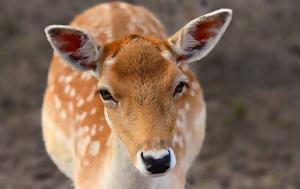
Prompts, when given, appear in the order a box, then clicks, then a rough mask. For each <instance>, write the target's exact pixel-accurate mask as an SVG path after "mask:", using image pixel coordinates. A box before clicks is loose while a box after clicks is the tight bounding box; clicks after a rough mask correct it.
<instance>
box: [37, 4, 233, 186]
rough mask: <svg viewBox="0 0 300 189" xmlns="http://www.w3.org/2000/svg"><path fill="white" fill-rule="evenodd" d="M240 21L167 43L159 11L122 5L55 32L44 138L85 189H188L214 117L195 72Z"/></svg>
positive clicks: (201, 25)
mask: <svg viewBox="0 0 300 189" xmlns="http://www.w3.org/2000/svg"><path fill="white" fill-rule="evenodd" d="M231 16H232V11H231V10H230V9H220V10H217V11H215V12H212V13H209V14H206V15H204V16H201V17H199V18H196V19H194V20H192V21H191V22H189V23H188V24H187V25H185V26H184V27H183V28H182V29H180V30H179V31H178V32H177V33H176V34H174V35H173V36H171V37H170V38H167V37H166V34H165V30H164V27H163V25H162V24H161V23H160V22H159V21H158V20H157V19H156V18H155V17H154V16H153V14H151V13H150V12H149V11H147V10H146V9H144V8H142V7H139V6H134V5H130V4H127V3H122V2H113V3H105V4H100V5H98V6H95V7H93V8H91V9H88V10H87V11H85V12H83V13H82V14H80V15H79V16H77V17H76V18H75V19H74V20H73V21H72V23H71V24H70V26H62V25H51V26H48V27H47V28H46V29H45V32H46V35H47V38H48V40H49V42H50V44H51V46H52V47H53V49H54V51H55V53H54V55H53V60H52V62H51V66H50V69H49V73H48V84H47V89H46V93H45V96H44V102H43V109H42V129H43V136H44V141H45V146H46V150H47V152H48V154H49V156H50V157H51V159H52V160H53V161H54V162H55V164H56V165H57V167H58V168H59V169H60V170H61V171H62V172H63V173H64V174H65V175H67V176H68V177H69V178H70V179H71V180H72V181H73V182H74V186H75V188H76V189H138V188H143V189H183V188H184V186H185V180H186V178H185V177H186V174H187V171H188V170H189V168H190V167H191V165H192V163H193V161H194V159H195V157H196V156H197V155H198V153H199V151H200V148H201V146H202V143H203V140H204V136H205V119H206V109H205V102H204V99H203V93H202V90H201V88H200V85H199V83H198V81H197V79H196V77H195V75H194V74H193V72H192V70H191V69H190V68H189V66H188V64H189V63H191V62H194V61H197V60H200V59H202V58H203V57H204V56H206V55H207V54H208V53H209V52H210V51H211V50H212V48H213V47H214V46H215V45H216V43H217V42H218V41H219V39H220V38H221V36H222V35H223V33H224V31H225V30H226V28H227V26H228V24H229V23H230V20H231Z"/></svg>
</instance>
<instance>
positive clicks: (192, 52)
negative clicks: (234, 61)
mask: <svg viewBox="0 0 300 189" xmlns="http://www.w3.org/2000/svg"><path fill="white" fill-rule="evenodd" d="M231 18H232V10H231V9H220V10H217V11H214V12H211V13H208V14H206V15H203V16H201V17H198V18H196V19H194V20H192V21H191V22H189V23H188V24H186V25H185V26H184V27H183V28H182V29H181V30H179V31H178V32H177V33H176V34H174V35H173V36H172V37H170V38H169V39H168V43H169V45H170V46H171V47H172V49H173V51H175V53H176V54H177V56H178V58H177V60H178V61H179V62H180V61H186V62H188V63H190V62H194V61H196V60H200V59H202V58H203V57H205V56H206V55H207V54H208V53H209V52H210V51H211V50H212V49H213V48H214V46H215V45H216V44H217V42H218V41H219V40H220V38H221V37H222V35H223V33H224V32H225V30H226V28H227V26H228V25H229V23H230V21H231Z"/></svg>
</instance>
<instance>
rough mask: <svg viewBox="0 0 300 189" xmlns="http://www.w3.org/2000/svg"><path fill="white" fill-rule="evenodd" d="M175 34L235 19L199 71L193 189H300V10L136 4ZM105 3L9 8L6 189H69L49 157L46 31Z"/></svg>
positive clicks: (4, 63) (3, 144)
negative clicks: (43, 121) (43, 112)
mask: <svg viewBox="0 0 300 189" xmlns="http://www.w3.org/2000/svg"><path fill="white" fill-rule="evenodd" d="M134 2H136V3H137V4H143V5H145V6H146V7H148V8H149V9H151V10H152V11H153V12H155V13H156V14H157V15H158V16H159V18H160V19H161V20H162V21H163V23H164V24H166V25H167V26H168V30H169V32H170V33H172V32H174V31H176V29H178V28H179V26H181V25H183V23H185V22H187V21H188V20H189V19H190V18H192V17H195V16H196V15H200V14H202V13H203V12H207V11H209V10H214V9H216V8H221V7H229V8H233V9H234V20H233V22H232V24H231V26H230V29H229V30H228V31H227V33H226V35H225V36H224V38H223V39H222V40H221V43H220V44H219V45H218V46H217V47H216V49H215V50H214V51H213V53H211V54H210V55H209V56H208V57H207V58H206V59H204V60H203V61H202V62H203V63H205V64H203V65H202V64H197V65H196V64H195V65H193V67H194V68H195V71H196V72H197V73H198V76H199V79H200V80H201V83H202V85H203V88H204V92H205V96H206V100H207V105H208V129H207V138H206V141H205V144H204V147H203V149H202V153H201V155H200V156H199V158H198V159H197V161H196V163H195V164H194V166H193V168H192V170H191V172H190V174H189V177H188V183H189V187H188V189H198V188H201V189H226V188H231V189H248V188H249V189H250V188H251V189H254V188H255V189H282V188H285V189H297V188H300V138H299V136H298V135H299V133H300V118H299V113H300V98H299V97H300V87H299V82H300V32H299V31H300V24H299V17H300V9H299V7H300V1H299V0H285V1H280V0H253V1H242V0H227V1H222V0H214V1H213V0H189V1H183V0H165V1H163V2H160V3H158V2H159V1H158V0H151V1H150V0H148V1H146V0H141V1H137V0H136V1H134ZM97 3H99V1H96V0H91V1H83V0H81V1H79V0H72V1H71V0H65V1H61V0H51V1H50V0H26V1H18V0H10V1H8V0H7V1H6V0H0V7H1V11H0V60H1V62H0V66H1V69H0V81H1V82H0V105H1V106H0V150H1V151H0V162H1V163H0V188H1V189H27V188H28V189H29V188H30V189H48V188H49V189H50V188H51V189H52V188H55V189H68V188H71V182H70V181H68V180H67V179H66V178H65V177H64V176H63V175H62V174H61V173H60V172H58V171H57V169H56V168H55V166H54V165H53V163H52V162H51V161H50V160H49V158H48V157H47V155H46V153H45V151H44V147H43V143H42V137H41V130H40V109H41V102H42V95H43V91H44V88H45V81H46V73H47V68H48V63H49V60H50V57H51V53H52V50H51V49H50V46H49V45H48V43H47V42H46V39H45V36H44V34H43V28H44V27H45V26H46V25H49V24H54V23H55V24H66V23H68V22H69V21H70V20H71V19H72V17H73V16H75V15H76V14H78V13H79V12H81V11H82V10H84V9H86V8H87V7H90V6H92V5H94V4H97Z"/></svg>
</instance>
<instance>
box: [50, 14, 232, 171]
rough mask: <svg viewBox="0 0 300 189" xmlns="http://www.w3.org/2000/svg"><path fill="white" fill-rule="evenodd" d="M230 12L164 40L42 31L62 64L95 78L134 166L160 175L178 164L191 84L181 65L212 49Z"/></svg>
mask: <svg viewBox="0 0 300 189" xmlns="http://www.w3.org/2000/svg"><path fill="white" fill-rule="evenodd" d="M231 14H232V13H231V10H229V9H221V10H218V11H215V12H212V13H209V14H207V15H204V16H201V17H199V18H196V19H194V20H192V21H191V22H189V23H188V24H187V25H185V26H184V27H183V28H182V29H180V30H179V31H178V32H177V33H176V34H175V35H173V36H171V37H170V38H169V39H167V40H159V39H155V38H152V37H146V36H142V35H134V34H133V35H129V36H127V37H124V38H122V39H117V40H115V41H113V42H110V43H108V44H98V43H97V42H96V40H95V39H94V38H93V37H92V36H91V35H90V34H89V33H87V32H85V31H82V30H80V29H78V28H74V27H70V26H59V25H52V26H48V27H47V28H46V29H45V32H46V34H47V37H48V40H49V42H50V44H51V45H52V47H53V49H54V50H55V52H56V53H57V54H59V55H60V56H61V58H62V59H63V60H64V62H65V63H67V64H69V65H70V66H72V67H73V68H75V69H77V70H80V71H83V72H90V73H91V74H93V75H94V76H95V77H96V78H97V79H98V84H97V93H98V94H99V100H100V99H101V100H102V102H103V105H104V109H105V118H106V121H107V123H108V125H109V126H110V127H111V129H112V131H113V132H114V133H115V134H116V136H118V137H119V138H120V140H121V141H122V143H123V144H124V145H125V146H126V149H127V150H128V153H129V156H130V158H131V160H132V162H133V164H134V165H135V166H136V168H137V169H138V170H139V171H140V172H141V173H143V174H145V175H150V176H158V175H162V174H165V173H167V172H168V171H170V170H172V169H173V168H174V167H175V164H176V156H175V154H176V153H174V151H173V149H172V145H171V142H172V138H173V136H174V130H175V128H176V120H177V117H178V109H179V106H180V104H182V102H183V101H185V100H186V99H187V98H185V95H186V94H185V91H186V90H188V88H189V85H190V84H189V80H188V78H187V77H186V75H185V74H183V72H182V69H181V66H182V65H183V64H186V63H191V62H194V61H196V60H200V59H201V58H203V57H204V56H206V55H207V54H208V53H209V52H210V51H211V50H212V48H213V47H214V46H215V45H216V43H217V42H218V40H219V39H220V37H221V36H222V34H223V33H224V31H225V29H226V28H227V26H228V24H229V22H230V20H231ZM99 116H100V115H99Z"/></svg>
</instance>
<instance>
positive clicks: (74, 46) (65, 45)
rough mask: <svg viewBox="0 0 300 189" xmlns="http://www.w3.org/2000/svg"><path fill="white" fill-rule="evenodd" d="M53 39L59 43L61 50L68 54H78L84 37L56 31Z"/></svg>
mask: <svg viewBox="0 0 300 189" xmlns="http://www.w3.org/2000/svg"><path fill="white" fill-rule="evenodd" d="M52 37H53V39H54V40H55V41H57V42H58V44H59V47H58V48H59V50H61V51H63V52H67V53H74V52H76V51H77V50H78V49H79V48H80V47H81V46H82V44H83V39H82V35H77V34H76V33H71V32H66V31H54V32H53V36H52Z"/></svg>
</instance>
